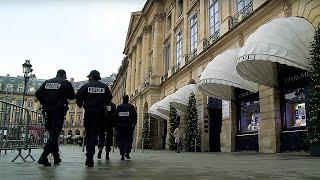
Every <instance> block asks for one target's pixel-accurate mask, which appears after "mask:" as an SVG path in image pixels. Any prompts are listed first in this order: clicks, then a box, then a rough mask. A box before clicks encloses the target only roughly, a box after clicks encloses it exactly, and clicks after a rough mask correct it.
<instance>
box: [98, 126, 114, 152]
mask: <svg viewBox="0 0 320 180" xmlns="http://www.w3.org/2000/svg"><path fill="white" fill-rule="evenodd" d="M98 136H99V141H98V147H99V149H103V146H106V152H110V151H111V146H112V142H113V141H112V137H113V130H112V128H108V129H107V130H104V129H103V130H100V132H99V135H98Z"/></svg>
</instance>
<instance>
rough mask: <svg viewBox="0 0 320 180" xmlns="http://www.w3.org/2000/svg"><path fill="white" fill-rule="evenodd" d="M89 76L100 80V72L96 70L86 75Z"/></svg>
mask: <svg viewBox="0 0 320 180" xmlns="http://www.w3.org/2000/svg"><path fill="white" fill-rule="evenodd" d="M90 76H91V77H93V78H94V79H96V80H100V79H101V77H100V73H99V71H97V70H92V71H91V72H90V74H89V75H88V76H87V77H90Z"/></svg>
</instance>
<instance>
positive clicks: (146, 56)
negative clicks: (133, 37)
mask: <svg viewBox="0 0 320 180" xmlns="http://www.w3.org/2000/svg"><path fill="white" fill-rule="evenodd" d="M151 31H152V26H146V27H145V29H144V37H145V53H144V59H145V65H144V69H145V71H144V74H147V73H148V70H149V67H150V65H151V58H150V49H151Z"/></svg>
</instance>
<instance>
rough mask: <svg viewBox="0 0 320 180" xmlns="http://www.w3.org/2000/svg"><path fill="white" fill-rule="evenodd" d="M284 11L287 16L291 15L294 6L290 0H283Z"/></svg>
mask: <svg viewBox="0 0 320 180" xmlns="http://www.w3.org/2000/svg"><path fill="white" fill-rule="evenodd" d="M282 9H283V12H284V15H285V17H290V16H291V15H292V7H291V4H290V2H289V1H288V0H283V7H282Z"/></svg>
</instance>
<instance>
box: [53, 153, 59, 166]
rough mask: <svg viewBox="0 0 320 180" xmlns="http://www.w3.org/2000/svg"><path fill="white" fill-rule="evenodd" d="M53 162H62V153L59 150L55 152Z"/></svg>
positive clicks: (56, 163) (57, 163)
mask: <svg viewBox="0 0 320 180" xmlns="http://www.w3.org/2000/svg"><path fill="white" fill-rule="evenodd" d="M53 162H54V164H55V165H59V164H60V163H61V158H60V154H59V153H58V152H57V153H53Z"/></svg>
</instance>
